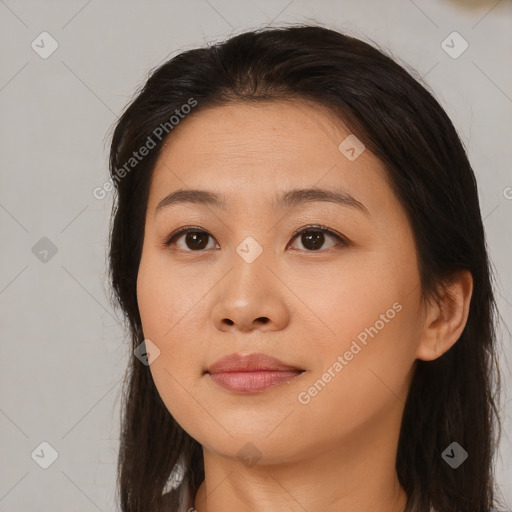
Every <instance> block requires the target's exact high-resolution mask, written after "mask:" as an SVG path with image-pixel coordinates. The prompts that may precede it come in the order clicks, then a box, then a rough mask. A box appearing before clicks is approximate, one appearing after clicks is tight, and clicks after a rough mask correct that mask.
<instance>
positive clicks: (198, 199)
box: [155, 187, 370, 216]
mask: <svg viewBox="0 0 512 512" xmlns="http://www.w3.org/2000/svg"><path fill="white" fill-rule="evenodd" d="M313 202H328V203H336V204H338V205H341V206H346V207H349V208H354V209H357V210H359V211H361V212H362V213H364V214H365V215H368V216H369V215H370V212H369V211H368V209H367V208H366V206H365V205H364V204H363V203H361V202H359V201H358V200H357V199H355V198H354V197H353V196H351V195H350V194H349V193H347V192H345V191H343V190H331V189H324V188H317V187H314V188H301V189H293V190H289V191H286V192H284V193H283V194H282V195H280V196H275V197H273V198H272V199H271V202H270V205H271V207H272V208H273V209H274V210H280V209H284V208H294V207H296V206H299V205H302V204H305V203H313ZM185 203H193V204H201V205H208V206H215V207H217V208H223V209H226V208H227V201H226V198H225V196H224V195H220V194H216V193H214V192H210V191H207V190H195V189H179V190H176V191H175V192H171V193H170V194H169V195H167V196H165V197H164V198H163V199H162V200H161V201H160V202H159V203H158V205H157V207H156V208H155V216H156V214H157V213H158V212H160V211H161V210H163V209H164V208H168V207H170V206H173V205H177V204H185Z"/></svg>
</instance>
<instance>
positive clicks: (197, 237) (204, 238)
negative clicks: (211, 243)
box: [164, 226, 211, 252]
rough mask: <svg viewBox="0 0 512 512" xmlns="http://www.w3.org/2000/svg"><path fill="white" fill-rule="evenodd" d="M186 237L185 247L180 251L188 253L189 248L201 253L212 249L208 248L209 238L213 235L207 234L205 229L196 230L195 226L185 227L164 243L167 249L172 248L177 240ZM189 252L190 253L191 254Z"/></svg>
mask: <svg viewBox="0 0 512 512" xmlns="http://www.w3.org/2000/svg"><path fill="white" fill-rule="evenodd" d="M183 236H184V237H185V240H184V244H185V247H179V246H178V249H180V250H183V251H187V247H188V248H189V249H191V251H192V252H195V251H198V250H199V251H200V250H201V249H205V248H207V249H211V247H207V245H208V244H207V242H208V238H209V237H210V238H211V235H210V234H209V233H208V232H206V231H205V230H204V229H201V228H196V227H193V226H184V227H182V228H180V229H178V230H177V231H175V232H174V233H172V234H171V235H170V236H169V238H167V240H166V241H165V242H164V245H165V246H166V247H170V246H172V245H175V240H179V239H180V238H182V237H183ZM191 251H188V252H191Z"/></svg>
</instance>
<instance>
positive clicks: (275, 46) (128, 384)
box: [109, 25, 501, 512]
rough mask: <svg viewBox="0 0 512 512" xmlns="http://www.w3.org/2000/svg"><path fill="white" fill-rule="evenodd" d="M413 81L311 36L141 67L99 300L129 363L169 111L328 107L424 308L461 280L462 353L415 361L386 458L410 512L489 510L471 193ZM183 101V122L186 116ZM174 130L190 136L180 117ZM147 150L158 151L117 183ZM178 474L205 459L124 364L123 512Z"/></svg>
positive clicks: (459, 158)
mask: <svg viewBox="0 0 512 512" xmlns="http://www.w3.org/2000/svg"><path fill="white" fill-rule="evenodd" d="M411 73H413V71H412V70H411V72H409V71H407V70H406V69H405V67H403V65H400V64H398V63H397V62H396V61H395V60H394V59H393V58H392V57H390V56H388V55H386V54H385V53H384V51H382V50H380V49H378V48H377V45H375V46H373V45H371V44H369V43H366V42H363V41H362V40H360V39H358V38H355V37H351V36H348V35H345V34H342V33H339V32H337V31H335V30H331V29H329V28H325V27H321V26H315V25H293V26H286V27H280V28H276V27H273V28H270V27H264V28H261V29H258V30H254V31H248V32H245V33H241V34H238V35H236V36H232V37H231V38H229V39H227V40H226V41H223V42H220V43H217V44H212V45H207V46H205V47H202V48H195V49H191V50H188V51H183V52H182V53H180V54H178V55H176V56H174V57H173V58H171V59H169V60H168V61H166V62H165V63H163V64H162V65H160V66H159V67H157V68H156V69H153V70H152V71H151V72H150V73H149V77H148V79H147V82H146V83H145V84H144V86H143V87H142V88H141V89H139V91H137V95H136V98H135V99H134V100H133V101H132V102H131V103H130V104H129V105H128V106H127V107H126V109H125V110H124V112H123V114H122V115H121V117H120V118H119V119H118V120H117V122H116V124H115V129H114V132H113V136H112V142H111V148H110V157H109V164H110V174H111V179H112V181H113V183H114V192H115V201H114V204H113V207H112V217H111V226H110V239H109V243H110V247H109V278H110V280H111V283H112V295H111V300H112V301H113V303H114V306H115V307H116V308H117V307H120V308H121V310H122V313H123V315H124V317H125V319H126V320H127V326H128V327H129V333H130V337H131V349H132V351H133V350H134V349H135V348H136V347H137V346H138V345H139V344H141V342H142V341H143V340H144V335H143V331H142V325H141V318H140V314H139V309H138V305H137V295H136V281H137V273H138V268H139V262H140V258H141V252H142V245H143V239H144V225H145V215H146V208H147V201H148V194H149V186H150V181H151V176H152V172H153V169H154V166H155V163H156V161H157V158H158V155H159V153H160V150H161V147H162V144H163V143H164V141H165V140H166V137H172V128H173V126H172V125H171V123H169V120H170V119H171V117H172V116H173V115H174V114H175V113H176V112H177V111H178V112H181V111H183V112H189V113H188V114H187V115H188V116H194V115H197V114H198V112H200V111H201V110H204V109H209V108H214V107H221V106H223V105H228V104H233V103H235V102H236V103H243V102H251V103H258V102H261V103H263V102H271V101H285V100H286V101H300V100H306V101H308V100H309V101H312V102H314V104H316V105H317V106H319V107H321V108H327V109H328V111H329V112H332V113H334V114H335V115H336V116H337V118H339V119H340V120H341V121H342V122H343V123H344V124H345V126H347V127H348V128H349V129H350V130H351V132H352V133H354V134H355V135H356V136H357V137H358V138H359V139H360V140H361V141H362V142H363V143H364V144H365V146H366V147H367V148H368V149H369V150H370V151H371V152H372V153H373V154H374V155H376V156H377V157H378V158H379V159H380V160H381V161H382V163H383V164H384V167H385V169H386V174H387V178H388V179H389V182H390V184H391V186H392V189H393V192H394V194H396V197H397V198H398V200H399V202H400V203H401V206H402V207H403V208H404V210H405V212H406V214H407V218H408V220H409V222H410V225H411V228H412V231H413V235H414V241H415V244H416V249H417V254H418V269H419V274H420V285H421V294H422V298H424V299H425V300H427V299H432V300H436V301H439V300H440V299H441V297H442V296H443V291H445V290H446V286H445V285H446V283H448V282H449V280H450V278H451V277H453V276H454V275H455V273H456V272H457V271H458V270H461V269H467V270H469V271H470V273H471V275H472V277H473V293H472V296H471V302H470V309H469V316H468V319H467V323H466V325H465V328H464V330H463V332H462V334H461V336H460V338H459V339H458V341H457V342H456V343H455V344H454V345H453V346H452V347H451V348H450V349H449V350H448V351H447V352H445V353H444V354H443V355H442V356H441V357H439V358H438V359H436V360H433V361H422V360H417V361H415V365H416V367H415V369H414V375H413V378H412V382H411V386H410V390H409V394H408V397H407V400H406V403H405V409H404V414H403V418H402V423H401V430H400V437H399V443H398V450H397V458H396V471H397V474H398V478H399V481H400V483H401V485H402V486H403V488H404V489H405V491H406V493H407V496H408V501H407V508H406V511H407V512H410V511H413V510H414V511H418V512H429V510H430V506H432V507H434V509H435V510H436V511H437V512H461V511H464V512H490V511H491V510H492V509H493V507H494V506H495V504H496V500H497V499H498V498H497V493H496V490H495V489H494V486H495V484H494V483H493V481H494V475H493V464H494V457H495V452H496V449H497V443H498V439H499V438H500V434H501V426H500V420H499V414H498V402H499V398H500V397H499V392H500V389H501V386H500V374H499V365H498V361H497V355H496V350H497V347H496V332H495V321H496V313H497V310H496V304H495V299H494V295H493V286H492V282H491V281H492V279H493V276H492V272H491V267H490V261H489V258H488V254H487V248H486V240H485V234H484V227H483V223H482V217H481V212H480V207H479V201H478V192H477V183H476V179H475V175H474V172H473V170H472V168H471V165H470V163H469V160H468V157H467V155H466V152H465V149H464V147H463V143H462V142H461V140H460V138H459V136H458V134H457V132H456V130H455V128H454V126H453V124H452V122H451V121H450V119H449V117H448V116H447V114H446V113H445V111H444V110H443V108H442V107H441V106H440V104H439V103H438V102H437V100H436V99H435V98H434V96H433V94H432V93H431V92H429V91H428V90H427V86H425V85H422V84H420V79H416V78H413V75H412V74H411ZM194 101H195V102H196V103H195V104H196V106H195V108H194V109H193V110H192V111H191V109H190V108H189V109H188V110H186V109H185V108H182V107H183V106H184V105H186V104H189V105H191V104H193V102H194ZM180 109H181V110H180ZM174 117H175V119H178V122H182V123H186V116H185V119H184V120H182V121H180V119H183V116H180V117H179V118H178V117H176V116H174ZM174 124H176V123H174ZM158 127H160V129H159V131H158ZM162 127H164V131H165V136H162V134H163V131H162ZM156 134H158V135H156ZM149 139H152V141H153V142H154V144H155V147H154V148H153V149H151V150H150V151H149V152H148V154H147V156H146V157H145V158H144V159H141V160H140V161H139V162H137V163H136V165H132V167H133V169H130V170H129V172H128V173H126V172H125V173H120V168H122V167H123V166H124V169H125V170H126V163H127V162H128V161H130V159H131V158H132V157H133V152H134V151H136V150H137V149H139V148H141V147H142V146H144V145H147V144H148V140H149ZM453 441H456V442H458V443H459V444H460V445H461V446H462V447H463V448H464V449H465V450H466V451H467V452H468V453H469V458H468V459H467V460H466V461H465V462H464V463H463V464H462V465H461V466H460V467H458V468H457V469H456V470H454V469H452V468H451V467H450V466H449V465H448V464H447V463H446V462H445V461H444V460H443V458H442V457H441V454H442V452H443V451H444V450H445V449H446V448H447V447H448V446H449V445H450V444H451V443H452V442H453ZM164 448H165V449H164ZM179 461H183V470H184V471H185V474H186V477H187V481H188V483H189V489H190V492H191V493H192V496H194V495H195V493H196V491H197V489H198V487H199V485H200V484H201V482H202V481H203V480H204V467H203V454H202V447H201V445H200V444H199V443H198V442H197V441H196V440H195V439H193V438H192V437H191V436H189V435H188V434H187V432H185V431H184V430H183V429H182V428H181V427H180V425H179V424H178V423H177V422H176V420H175V419H174V418H173V417H172V415H171V414H170V412H169V411H168V410H167V408H166V407H165V404H164V403H163V401H162V399H161V397H160V395H159V393H158V391H157V389H156V387H155V384H154V382H153V379H152V377H151V373H150V370H149V367H148V366H147V365H144V364H141V363H140V361H139V360H138V359H137V358H136V357H131V359H130V361H129V362H128V368H127V372H126V376H125V381H124V385H123V403H122V409H121V439H120V449H119V458H118V468H117V469H118V479H117V488H116V490H117V493H118V494H119V498H118V499H120V505H121V508H122V511H123V512H136V511H137V512H142V511H153V510H157V509H158V506H159V504H160V503H161V500H162V495H163V493H164V490H165V487H166V483H167V482H168V480H169V478H170V476H171V474H173V469H174V470H175V468H176V467H178V466H179V464H178V463H179Z"/></svg>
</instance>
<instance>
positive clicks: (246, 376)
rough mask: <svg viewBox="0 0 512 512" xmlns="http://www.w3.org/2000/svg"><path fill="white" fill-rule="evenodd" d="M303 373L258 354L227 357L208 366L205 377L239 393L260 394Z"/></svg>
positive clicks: (273, 358)
mask: <svg viewBox="0 0 512 512" xmlns="http://www.w3.org/2000/svg"><path fill="white" fill-rule="evenodd" d="M304 372H305V370H304V369H302V368H298V367H296V366H293V365H289V364H286V363H284V362H282V361H280V360H279V359H276V358H275V357H272V356H269V355H267V354H262V353H253V354H248V355H241V354H230V355H228V356H225V357H222V358H221V359H219V360H218V361H217V362H215V363H214V364H213V365H211V366H210V367H208V369H207V370H206V372H205V373H206V374H208V375H209V376H210V378H211V379H212V380H213V382H215V383H216V384H218V385H219V386H221V387H223V388H225V389H228V390H229V391H234V392H239V393H254V392H261V391H264V390H265V389H268V388H270V387H273V386H276V385H278V384H282V383H284V382H288V383H289V382H290V381H291V380H292V379H294V378H296V377H298V376H299V375H302V373H304Z"/></svg>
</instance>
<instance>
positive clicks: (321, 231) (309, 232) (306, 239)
mask: <svg viewBox="0 0 512 512" xmlns="http://www.w3.org/2000/svg"><path fill="white" fill-rule="evenodd" d="M299 235H300V238H299V240H300V241H301V243H302V244H303V246H304V247H306V250H307V251H308V252H314V251H318V250H319V249H320V248H321V246H322V245H323V244H324V242H325V236H326V235H327V237H328V238H332V239H334V240H336V242H335V243H334V244H333V245H331V247H335V246H347V245H349V241H348V240H347V239H346V238H345V237H343V236H342V235H340V234H338V233H335V232H334V231H332V230H330V229H329V228H326V227H324V226H306V227H304V228H301V229H300V230H299V231H296V232H295V233H294V234H293V236H292V239H294V238H296V237H298V236H299Z"/></svg>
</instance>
